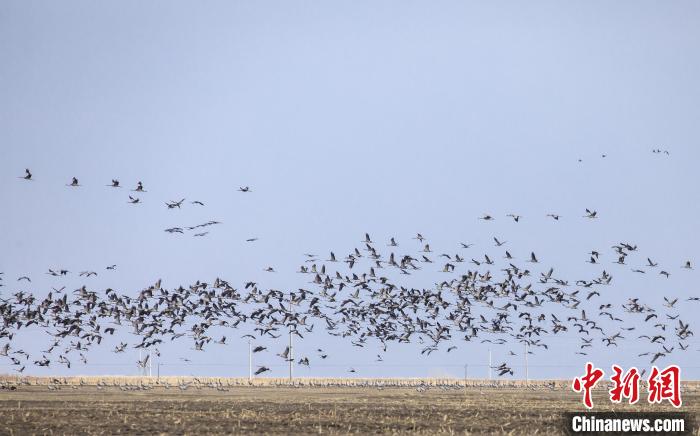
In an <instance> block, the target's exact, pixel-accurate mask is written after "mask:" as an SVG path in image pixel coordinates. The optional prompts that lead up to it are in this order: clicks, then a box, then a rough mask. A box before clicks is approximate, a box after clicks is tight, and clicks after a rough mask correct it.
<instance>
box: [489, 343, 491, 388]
mask: <svg viewBox="0 0 700 436" xmlns="http://www.w3.org/2000/svg"><path fill="white" fill-rule="evenodd" d="M489 380H491V349H490V348H489Z"/></svg>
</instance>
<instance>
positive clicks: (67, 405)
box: [0, 385, 700, 435]
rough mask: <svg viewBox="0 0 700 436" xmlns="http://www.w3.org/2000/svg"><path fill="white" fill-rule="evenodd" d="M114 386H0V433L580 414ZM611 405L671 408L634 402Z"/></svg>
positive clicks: (557, 405) (326, 394) (523, 423)
mask: <svg viewBox="0 0 700 436" xmlns="http://www.w3.org/2000/svg"><path fill="white" fill-rule="evenodd" d="M122 389H123V388H120V387H114V386H109V387H102V386H100V387H98V386H94V385H93V386H66V385H64V386H61V387H60V388H56V387H55V386H52V387H51V388H49V387H48V386H46V385H39V386H35V385H32V386H26V385H19V386H17V388H16V390H9V389H0V433H1V434H13V435H28V434H119V433H135V432H136V433H147V434H164V433H170V434H232V433H235V434H290V433H294V434H311V433H315V434H319V433H320V434H347V433H359V434H368V433H375V434H376V433H408V432H413V433H418V434H454V433H457V434H465V433H472V434H488V433H497V434H501V433H507V434H527V435H532V434H561V433H562V432H563V426H562V413H564V412H568V411H582V410H584V409H583V406H582V404H581V401H580V398H579V396H578V395H577V394H575V393H573V392H571V390H570V389H565V388H556V389H550V388H546V387H539V388H522V387H505V388H504V387H501V388H493V387H491V388H486V387H468V388H465V387H429V388H422V387H419V388H416V387H391V388H388V387H385V388H377V387H288V386H287V387H284V386H279V387H274V386H229V387H226V388H224V387H219V388H218V389H217V388H216V387H214V386H210V387H207V386H200V388H197V387H196V386H194V385H192V386H190V387H188V388H187V389H186V390H181V389H179V388H178V387H177V386H173V387H170V388H169V389H166V388H164V387H162V386H158V387H153V388H151V389H148V390H142V389H139V390H131V391H124V390H122ZM642 392H643V393H644V392H645V391H644V390H643V391H642ZM606 395H607V394H606V392H605V391H603V390H600V391H598V392H597V393H596V395H595V396H594V398H595V400H596V411H602V410H612V404H611V403H610V402H609V401H608V399H607V396H606ZM683 400H684V405H683V409H682V410H683V411H687V412H692V413H694V414H695V415H696V416H698V414H699V413H700V392H698V391H697V390H696V389H692V390H691V391H690V392H685V393H684V396H683ZM642 403H644V404H642ZM615 410H636V411H639V410H654V411H662V410H672V408H671V407H670V406H666V405H663V406H660V405H655V406H654V407H650V406H649V405H648V404H646V402H645V401H640V403H639V404H637V405H635V406H631V407H630V406H626V407H621V406H615ZM696 420H697V418H696Z"/></svg>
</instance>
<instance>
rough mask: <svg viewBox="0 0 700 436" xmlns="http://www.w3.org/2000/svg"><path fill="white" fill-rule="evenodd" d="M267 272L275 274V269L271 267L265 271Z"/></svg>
mask: <svg viewBox="0 0 700 436" xmlns="http://www.w3.org/2000/svg"><path fill="white" fill-rule="evenodd" d="M264 271H266V272H275V269H274V268H273V267H271V266H268V267H267V268H265V269H264Z"/></svg>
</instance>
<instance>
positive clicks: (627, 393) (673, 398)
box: [572, 362, 683, 409]
mask: <svg viewBox="0 0 700 436" xmlns="http://www.w3.org/2000/svg"><path fill="white" fill-rule="evenodd" d="M612 369H613V373H614V374H613V375H612V376H611V377H610V381H611V382H612V383H613V387H612V388H611V389H610V390H609V391H608V393H609V394H610V401H611V402H613V403H620V402H622V400H623V399H625V398H626V399H627V401H628V402H629V404H635V403H636V402H637V401H639V380H640V378H641V374H640V373H639V371H638V370H637V368H634V367H632V368H630V370H629V371H627V372H625V371H624V370H623V369H622V368H621V367H619V366H618V365H613V366H612ZM603 375H605V373H604V372H603V370H602V369H599V368H595V367H594V366H593V364H592V363H591V362H588V363H586V373H585V374H584V375H583V376H582V377H576V378H575V379H574V382H573V385H572V388H573V389H574V392H582V393H583V404H584V406H586V408H588V409H592V408H593V399H592V396H591V391H592V390H593V388H594V387H595V385H596V384H597V383H598V382H599V381H600V379H601V378H603ZM647 388H648V390H649V395H648V397H647V401H649V403H650V404H654V403H661V402H662V401H663V400H668V401H669V402H670V403H671V404H672V405H673V406H674V407H680V406H681V404H682V403H683V400H682V399H681V370H680V368H679V367H678V366H677V365H671V366H669V367H667V368H665V369H663V370H662V371H659V369H658V368H657V367H655V366H653V367H652V368H651V373H650V374H649V378H648V379H647Z"/></svg>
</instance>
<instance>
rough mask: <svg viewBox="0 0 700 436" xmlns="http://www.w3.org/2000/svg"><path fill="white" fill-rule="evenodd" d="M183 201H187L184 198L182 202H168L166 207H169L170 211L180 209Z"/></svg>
mask: <svg viewBox="0 0 700 436" xmlns="http://www.w3.org/2000/svg"><path fill="white" fill-rule="evenodd" d="M183 201H185V199H184V198H183V199H182V200H180V201H171V202H166V203H165V205H166V206H167V207H168V209H175V208H178V209H180V206H181V205H182V202H183Z"/></svg>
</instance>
